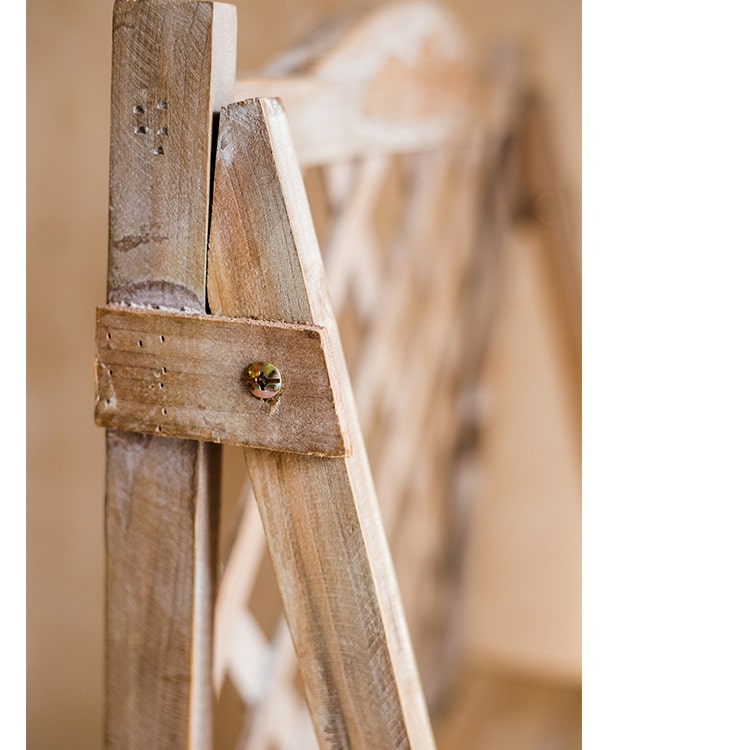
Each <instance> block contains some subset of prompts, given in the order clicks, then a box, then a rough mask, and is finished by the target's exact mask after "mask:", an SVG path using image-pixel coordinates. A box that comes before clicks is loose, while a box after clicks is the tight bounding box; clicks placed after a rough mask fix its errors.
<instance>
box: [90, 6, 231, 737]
mask: <svg viewBox="0 0 750 750" xmlns="http://www.w3.org/2000/svg"><path fill="white" fill-rule="evenodd" d="M235 24H236V19H235V11H234V8H233V7H231V6H227V5H221V4H215V5H214V4H212V3H206V2H160V1H159V0H141V1H140V2H130V1H129V0H116V2H115V7H114V20H113V52H112V75H113V80H112V117H111V151H110V206H111V208H110V227H109V234H110V237H109V272H108V278H107V299H108V301H109V302H110V303H130V304H139V305H152V306H160V307H169V308H173V309H175V308H176V309H184V310H189V311H193V312H204V311H205V262H206V235H207V229H208V198H209V184H210V147H211V120H212V112H213V111H215V110H216V109H217V107H218V106H220V105H221V104H223V103H225V102H226V101H227V100H228V99H229V98H230V96H231V89H232V85H233V81H234V59H235V57H234V55H235ZM217 450H218V447H217V446H212V445H208V444H202V443H197V442H192V441H182V440H176V439H171V438H162V437H152V436H146V435H137V434H128V433H123V432H117V431H109V432H108V434H107V490H106V511H105V514H106V542H107V574H106V578H107V610H106V654H107V656H106V659H107V664H106V692H107V701H106V706H107V707H106V744H107V747H110V748H134V749H136V748H137V749H138V750H140V749H141V748H145V747H148V748H164V750H167V749H168V748H169V749H170V750H174V749H175V748H191V750H193V749H195V750H197V748H205V747H206V746H207V744H208V742H209V741H210V736H211V702H212V698H211V692H210V659H211V647H210V635H211V622H212V620H211V616H210V612H211V606H212V600H213V576H214V568H215V559H214V558H215V549H216V539H215V537H216V533H215V532H216V511H217V508H216V505H215V504H212V503H211V502H210V497H211V496H212V495H214V496H215V493H216V483H217V480H218V466H217V463H216V459H217V457H218V453H217Z"/></svg>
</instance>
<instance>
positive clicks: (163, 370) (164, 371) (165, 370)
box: [161, 367, 167, 375]
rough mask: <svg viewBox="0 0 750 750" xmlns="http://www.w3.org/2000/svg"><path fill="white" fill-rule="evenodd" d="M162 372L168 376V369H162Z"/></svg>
mask: <svg viewBox="0 0 750 750" xmlns="http://www.w3.org/2000/svg"><path fill="white" fill-rule="evenodd" d="M161 371H162V372H163V373H164V374H165V375H166V374H167V368H166V367H162V368H161Z"/></svg>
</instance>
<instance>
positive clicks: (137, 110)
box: [133, 104, 146, 115]
mask: <svg viewBox="0 0 750 750" xmlns="http://www.w3.org/2000/svg"><path fill="white" fill-rule="evenodd" d="M145 111H146V110H145V109H143V107H141V105H140V104H136V105H135V107H133V114H134V115H142V114H144V113H145Z"/></svg>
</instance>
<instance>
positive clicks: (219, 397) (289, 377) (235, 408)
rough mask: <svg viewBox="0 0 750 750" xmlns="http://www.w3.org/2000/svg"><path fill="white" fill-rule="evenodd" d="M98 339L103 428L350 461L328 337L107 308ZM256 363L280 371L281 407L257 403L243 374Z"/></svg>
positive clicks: (281, 327)
mask: <svg viewBox="0 0 750 750" xmlns="http://www.w3.org/2000/svg"><path fill="white" fill-rule="evenodd" d="M96 339H97V403H96V419H97V423H98V424H100V425H102V426H105V427H111V428H116V429H120V430H128V431H134V432H143V433H149V434H162V435H167V436H171V437H181V438H190V439H192V440H205V441H211V442H215V443H219V442H223V443H232V444H236V445H243V446H247V447H254V448H267V449H270V450H283V451H292V452H297V453H311V454H316V455H324V456H344V455H346V454H347V453H348V452H349V451H348V444H347V440H346V438H345V436H344V434H343V432H342V429H341V425H340V424H339V418H338V411H337V404H338V402H339V401H340V397H337V396H336V394H335V392H334V389H333V387H332V384H331V380H330V378H329V376H328V357H329V355H328V349H329V343H328V335H327V333H326V331H325V329H323V328H320V327H316V326H299V325H297V326H295V325H289V324H287V323H269V322H265V321H256V320H246V319H231V318H221V317H218V316H214V315H195V314H186V313H165V312H162V311H155V310H132V309H129V308H114V307H102V308H99V309H98V310H97V337H96ZM258 361H261V362H272V363H274V364H275V365H276V366H277V367H278V368H279V371H280V373H281V376H282V383H283V390H282V392H281V393H280V394H279V396H278V397H277V398H274V399H271V400H269V401H264V400H260V399H257V398H255V397H254V396H253V395H252V394H251V393H250V389H249V386H248V385H247V383H246V382H245V378H244V374H245V371H246V369H247V367H248V365H250V364H251V363H252V362H258Z"/></svg>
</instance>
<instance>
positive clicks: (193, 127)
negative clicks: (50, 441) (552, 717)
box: [96, 0, 518, 750]
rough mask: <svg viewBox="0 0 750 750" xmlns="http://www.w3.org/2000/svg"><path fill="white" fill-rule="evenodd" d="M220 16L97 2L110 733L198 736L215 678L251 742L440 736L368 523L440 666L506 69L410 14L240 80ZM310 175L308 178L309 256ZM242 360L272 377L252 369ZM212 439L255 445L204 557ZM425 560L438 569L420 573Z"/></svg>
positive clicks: (417, 10) (437, 15)
mask: <svg viewBox="0 0 750 750" xmlns="http://www.w3.org/2000/svg"><path fill="white" fill-rule="evenodd" d="M235 25H236V14H235V9H234V7H232V6H230V5H225V4H221V3H213V2H194V1H192V0H138V1H137V2H135V1H134V0H116V1H115V6H114V23H113V66H112V76H113V78H112V120H111V155H110V232H109V272H108V280H107V304H106V306H104V307H101V308H100V309H99V310H98V312H97V334H96V337H97V338H96V341H97V363H96V372H97V402H96V419H97V423H98V424H100V425H102V426H104V427H106V428H107V476H106V484H107V487H106V542H107V575H106V580H107V611H106V649H107V657H106V690H107V701H106V706H107V708H106V742H107V746H108V747H110V748H139V749H140V748H150V749H151V748H157V749H158V748H165V749H166V748H170V749H173V748H208V747H211V746H212V744H213V743H214V734H215V728H214V727H212V716H213V715H214V713H215V708H216V705H217V698H218V696H219V694H220V693H221V691H222V686H223V685H224V684H225V681H226V680H231V682H232V684H233V685H234V689H235V691H236V692H237V693H238V694H239V696H240V698H241V699H242V702H243V705H244V706H245V707H246V711H247V726H246V727H245V729H244V730H243V732H242V734H241V736H240V740H239V743H240V745H241V746H243V747H247V748H266V747H269V748H270V747H279V748H294V749H295V750H296V749H298V748H304V747H308V746H310V745H311V744H314V742H315V738H316V739H317V743H318V744H319V745H320V747H324V748H362V749H365V748H367V749H370V750H372V749H374V748H377V749H386V748H406V747H413V748H419V749H420V750H421V749H425V748H432V747H433V746H434V742H433V739H432V731H431V728H430V722H429V719H428V715H427V710H426V705H425V699H424V696H423V692H422V687H421V685H420V679H419V677H418V673H417V667H416V663H415V657H414V653H413V651H412V646H411V642H410V637H409V631H408V629H407V625H406V621H407V620H406V617H405V614H404V608H403V607H402V602H401V598H400V596H399V590H398V587H397V583H396V575H395V573H394V566H393V563H392V561H391V553H390V552H389V546H388V543H387V541H386V531H388V533H389V536H392V538H393V539H394V540H395V546H394V550H395V557H396V562H397V566H398V564H399V560H403V563H402V564H403V569H404V570H405V571H407V573H406V574H405V575H401V576H400V582H401V585H402V587H404V586H405V587H406V590H407V592H408V596H406V597H405V601H406V602H407V604H409V603H410V602H417V603H419V604H420V606H421V611H420V608H419V607H414V608H413V611H412V612H410V611H409V607H408V606H407V614H409V619H410V621H412V622H413V623H416V632H418V633H419V634H420V638H419V640H418V643H419V644H427V646H426V647H425V651H424V654H425V656H424V664H425V665H427V666H426V668H427V669H428V671H433V670H432V667H431V665H434V664H436V663H437V660H436V656H435V655H436V653H437V652H438V650H439V648H438V646H442V645H444V644H445V639H444V638H443V635H444V634H442V631H441V634H440V637H437V636H435V631H436V628H437V630H439V627H438V626H437V625H436V622H441V621H442V620H441V617H442V616H443V615H444V614H445V608H446V607H448V608H450V604H447V603H446V602H449V601H450V597H448V596H446V592H448V593H450V592H451V591H452V590H453V589H452V588H451V587H452V586H453V579H452V578H451V576H452V575H453V574H452V573H451V570H452V568H450V566H448V567H445V566H446V562H445V559H446V555H447V556H449V557H450V555H453V556H454V557H455V556H456V555H457V554H458V552H457V550H460V541H461V540H460V536H461V524H462V518H463V516H461V515H460V514H459V515H456V514H455V511H454V510H453V509H452V508H453V507H454V506H452V505H451V504H450V501H449V499H448V498H449V497H450V496H451V493H452V492H455V489H456V488H455V484H454V485H451V481H452V480H451V477H452V476H455V475H456V469H457V468H458V467H460V465H461V464H462V462H464V463H465V461H466V457H467V455H469V454H468V453H467V445H468V444H469V443H470V442H471V437H472V435H474V432H475V430H476V413H477V404H476V402H475V401H474V400H473V399H472V394H474V393H475V387H476V379H477V375H478V372H479V371H480V369H481V362H482V357H483V349H484V341H485V340H486V327H487V321H488V320H489V312H488V311H489V310H491V307H492V302H493V296H494V290H493V289H492V283H493V281H492V279H493V278H494V277H493V275H492V273H491V271H492V268H493V260H492V258H493V256H494V255H496V252H495V250H496V247H495V246H496V244H497V237H498V236H499V235H501V234H502V228H503V226H504V222H507V217H508V207H509V205H510V200H509V199H508V197H507V195H506V193H507V191H506V192H505V193H504V192H503V191H501V190H499V189H498V187H497V185H498V184H499V181H500V179H501V177H503V175H504V174H505V173H504V172H503V169H502V168H501V167H502V166H503V165H504V164H505V160H504V158H503V157H504V154H505V150H504V147H505V146H507V144H508V142H509V140H508V134H509V133H512V132H513V129H514V128H515V127H516V121H517V112H518V88H517V86H516V85H515V83H514V81H515V78H514V73H513V71H514V68H513V66H512V65H508V61H507V60H506V61H504V62H503V64H501V65H499V66H496V67H495V68H491V69H488V68H486V67H485V68H482V67H480V66H479V65H478V64H477V62H476V61H475V60H474V59H473V58H472V56H471V54H470V53H469V50H468V47H467V45H466V43H465V41H464V39H463V37H462V36H461V34H460V33H459V31H458V30H457V28H456V26H455V24H454V22H453V21H452V20H451V19H450V18H449V17H448V16H447V15H445V13H444V12H443V11H442V10H440V9H439V8H438V7H436V6H433V5H431V4H428V3H423V2H411V3H404V4H403V5H398V6H393V7H389V8H385V9H380V10H376V11H372V12H369V13H365V14H361V15H359V16H357V17H356V18H353V19H351V18H350V19H348V20H347V21H346V22H344V23H341V24H338V25H334V26H332V27H329V28H328V29H326V31H325V33H323V34H319V35H317V36H316V37H314V39H313V41H312V42H311V43H310V44H306V45H302V46H301V47H299V48H297V49H296V50H294V52H293V53H291V54H289V55H287V56H285V57H282V58H280V59H279V60H278V61H276V62H275V63H274V64H273V65H272V66H270V67H269V69H268V70H267V71H265V72H264V73H263V74H261V75H256V76H240V77H237V76H236V73H235V44H236V42H235V39H236V30H235ZM301 170H304V171H305V179H308V180H309V181H310V180H315V179H317V180H318V183H319V185H322V186H323V192H324V193H325V199H326V202H325V206H324V208H323V213H324V214H325V217H324V218H325V219H326V223H327V225H328V231H327V236H326V240H325V242H324V247H323V250H324V257H323V256H321V252H320V249H319V246H318V239H317V238H316V231H315V228H314V226H313V218H312V214H311V209H310V205H309V204H308V195H309V194H310V190H309V186H308V190H306V187H305V184H304V183H303V175H302V171H301ZM394 174H395V177H394ZM386 188H388V189H389V190H390V193H391V194H394V193H395V195H396V197H395V199H392V200H391V209H392V210H391V213H392V214H393V215H392V216H391V217H390V219H388V221H386V224H387V225H388V227H387V229H388V231H387V233H386V236H378V235H377V234H376V231H375V224H376V222H375V218H376V215H378V217H379V218H380V219H382V218H383V216H382V215H383V212H385V213H386V214H387V213H388V209H387V201H386V202H385V204H384V202H383V201H382V200H381V196H382V195H384V194H386V193H388V190H387V189H386ZM384 205H386V208H385V209H384V208H383V206H384ZM381 223H382V222H381ZM488 237H489V238H494V239H490V240H487V238H488ZM324 262H325V269H324ZM488 284H489V285H490V286H489V289H488ZM337 319H338V320H339V321H342V328H341V330H340V329H339V326H338V324H337ZM345 351H346V353H347V361H348V362H349V365H350V367H347V361H345V357H344V352H345ZM252 363H272V364H273V365H274V371H273V373H272V375H273V376H272V377H271V380H272V381H274V380H276V379H278V378H277V375H280V380H281V390H280V391H278V392H275V391H274V390H273V388H274V387H276V386H277V385H278V384H277V383H275V382H271V384H270V386H269V383H268V382H266V381H262V380H261V381H258V380H257V379H256V380H255V381H254V385H253V383H249V382H248V377H247V368H248V367H249V366H250V365H251V364H252ZM269 372H271V371H270V370H269ZM350 374H351V380H350ZM259 383H260V384H259ZM254 386H255V390H256V391H262V390H263V387H264V386H265V387H266V389H267V393H264V394H262V395H266V396H268V398H258V397H256V395H254V394H253V392H252V391H253V387H254ZM355 402H356V406H355ZM472 420H473V421H472ZM222 443H224V444H233V445H239V446H242V448H243V449H244V454H245V461H246V464H247V471H248V474H249V477H250V479H251V482H252V490H250V491H249V494H248V496H247V498H246V500H245V502H244V505H243V508H244V512H243V514H242V515H241V517H240V521H239V524H238V527H237V531H236V533H235V536H234V544H233V545H232V547H231V550H230V552H229V554H228V555H227V556H226V558H225V559H224V560H223V561H220V560H219V559H218V556H219V555H218V524H219V500H218V498H219V484H220V449H221V444H222ZM415 446H416V447H415ZM420 453H422V454H424V457H426V459H427V460H423V459H422V460H420V458H419V454H420ZM368 454H369V456H370V462H368ZM370 463H372V466H373V470H372V471H371V468H370ZM425 466H428V467H429V466H432V469H433V470H432V471H431V472H430V471H427V472H425V469H424V467H425ZM373 474H374V476H375V482H373ZM375 486H377V487H378V495H379V499H378V497H376V493H375ZM407 500H408V502H407ZM258 518H259V519H260V521H262V529H261V526H260V521H259V520H258ZM264 532H265V533H264ZM397 532H400V533H397ZM266 543H267V545H268V551H269V553H270V558H271V561H272V563H273V568H274V571H275V575H276V580H277V582H278V586H279V591H280V594H281V600H282V604H283V611H284V615H285V621H286V624H282V625H280V626H279V628H277V630H276V631H275V634H272V636H271V637H266V636H264V634H263V633H262V632H261V631H260V629H259V627H258V626H257V623H256V622H255V620H254V619H253V618H252V617H251V613H250V612H249V611H248V608H247V598H248V592H249V591H250V590H251V589H252V586H253V582H254V581H255V579H256V578H257V575H258V569H259V566H260V560H261V558H262V555H263V549H264V545H265V544H266ZM427 563H429V564H430V565H432V566H433V570H434V571H437V570H438V568H440V570H442V571H443V572H442V573H439V571H438V572H434V574H431V575H428V576H427V577H425V576H424V575H421V576H418V575H416V571H424V570H425V569H426V566H427ZM440 566H443V567H440ZM443 568H445V570H443ZM220 569H221V570H222V571H223V574H222V575H221V576H220ZM446 570H447V571H448V572H447V573H446V572H445V571H446ZM409 571H411V573H410V572H409ZM441 608H442V609H441ZM287 626H288V630H287ZM414 627H415V625H414V624H413V626H412V628H413V630H414ZM422 630H424V638H423V637H422ZM430 633H432V641H430V637H431V636H430ZM295 653H296V659H295ZM297 668H298V669H299V674H300V677H301V683H302V685H303V687H304V695H305V701H306V703H307V707H308V709H309V718H308V712H307V711H306V710H305V708H304V704H302V703H301V702H300V701H299V700H298V699H297V698H295V695H294V688H293V683H294V682H295V677H294V675H295V671H296V669H297ZM310 719H311V720H312V721H311V722H310ZM313 730H314V734H313Z"/></svg>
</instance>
